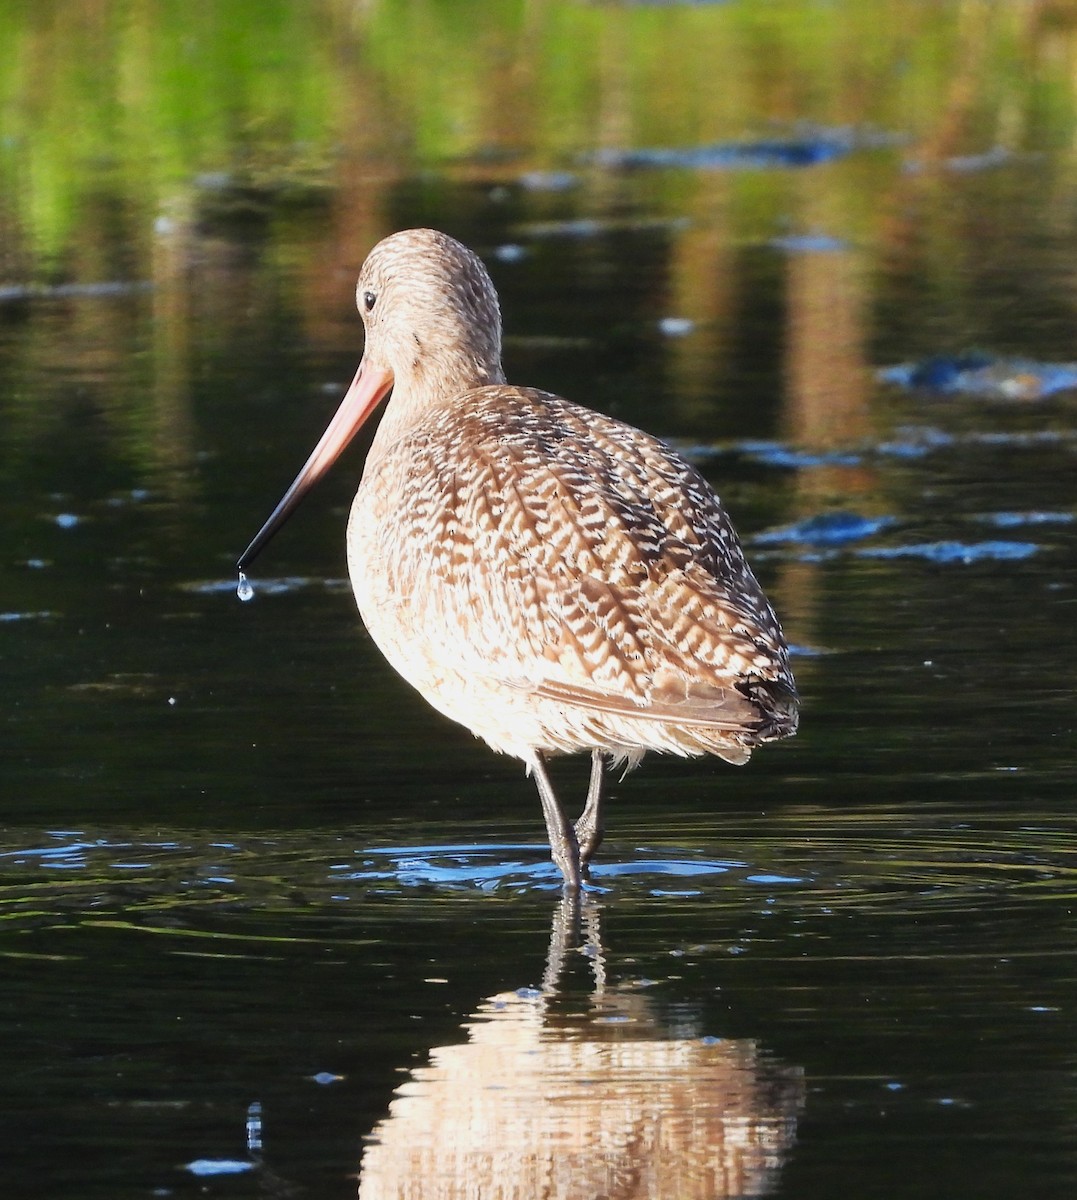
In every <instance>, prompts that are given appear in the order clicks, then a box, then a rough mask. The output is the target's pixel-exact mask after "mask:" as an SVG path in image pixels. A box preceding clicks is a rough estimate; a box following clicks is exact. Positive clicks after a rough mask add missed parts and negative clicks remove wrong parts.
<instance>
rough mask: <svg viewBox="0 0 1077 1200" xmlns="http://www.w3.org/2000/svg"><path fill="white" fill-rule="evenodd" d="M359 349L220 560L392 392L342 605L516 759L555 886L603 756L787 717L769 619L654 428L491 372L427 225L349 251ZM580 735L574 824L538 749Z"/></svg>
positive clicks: (454, 262) (741, 752) (469, 293)
mask: <svg viewBox="0 0 1077 1200" xmlns="http://www.w3.org/2000/svg"><path fill="white" fill-rule="evenodd" d="M356 299H357V302H358V305H359V311H360V313H361V314H362V317H363V322H364V324H365V326H366V347H365V350H364V352H363V361H362V363H361V364H360V366H359V370H358V372H357V373H356V376H355V379H354V381H353V382H352V385H351V387H350V388H349V389H348V393H347V395H346V396H345V397H344V400H343V402H342V403H341V406H340V409H339V410H338V412H337V414H336V415H335V416H334V418H333V420H332V422H331V423H330V425H329V427H328V429H327V430H326V432H325V434H324V435H323V437H322V439H321V441H320V442H319V443H318V445H317V447H316V448H315V450H314V452H313V453H312V455H311V457H310V459H309V460H308V461H307V463H306V465H305V466H304V467H303V469H302V471H301V472H300V474H299V475H298V477H297V478H296V480H295V482H294V483H293V484H292V486H291V488H290V489H289V490H288V492H287V493H286V494H285V496H284V498H283V499H282V500H281V502H280V504H279V505H278V506H277V508H276V510H275V511H274V513H273V514H272V515H271V516H270V518H269V520H268V521H267V522H266V524H265V525H264V526H263V528H262V529H261V531H260V532H259V533H258V535H257V536H256V537H255V539H254V541H253V542H252V543H251V544H250V546H249V547H248V548H247V550H246V551H245V553H244V554H243V556H242V558H241V559H240V560H239V566H240V568H241V570H242V569H243V568H244V567H246V566H247V565H248V564H249V563H250V562H251V561H252V560H253V559H254V557H255V556H256V555H257V554H258V552H259V551H260V550H261V548H262V546H263V545H264V544H265V542H266V541H268V539H269V538H270V537H271V536H272V534H273V533H274V532H275V531H276V530H277V528H278V527H279V526H280V525H281V524H282V523H283V521H284V520H285V519H286V518H287V517H288V515H289V514H290V513H291V512H292V510H293V509H294V508H295V506H296V505H297V504H298V503H299V501H300V500H301V499H302V498H303V496H304V495H305V494H306V492H307V491H308V490H309V488H310V487H311V486H312V484H313V483H314V482H315V481H316V480H317V479H318V478H320V476H321V475H322V474H323V473H324V472H325V470H326V469H327V468H328V467H329V466H330V465H331V464H332V462H333V461H334V460H335V459H336V457H337V455H338V454H339V453H340V452H341V450H343V448H344V447H345V446H346V445H347V443H348V441H349V440H350V439H351V437H352V436H353V435H354V433H355V431H356V430H357V429H358V428H359V426H360V425H362V423H363V422H364V421H365V420H366V418H367V417H368V416H369V415H370V414H371V412H373V410H374V409H375V407H376V406H377V404H378V403H379V401H380V400H381V399H382V398H383V397H384V396H385V395H386V394H387V393H388V392H389V390H390V389H392V392H393V397H392V400H391V401H390V403H389V405H388V407H387V409H386V412H385V415H384V417H383V418H382V421H381V425H380V427H379V429H378V431H377V434H376V435H375V437H374V441H373V444H372V446H371V448H370V453H369V455H368V457H367V462H366V468H365V470H364V473H363V481H362V484H361V485H360V487H359V491H358V493H357V494H356V497H355V502H354V504H353V505H352V512H351V519H350V521H349V523H348V564H349V568H350V571H351V578H352V585H353V587H354V589H355V595H356V599H357V600H358V603H359V609H360V612H361V613H362V616H363V620H364V622H365V623H366V626H367V628H368V630H369V631H370V634H371V636H372V637H373V639H374V641H375V642H377V644H378V646H379V647H380V648H381V650H382V651H383V652H384V654H385V656H386V657H387V658H388V660H389V662H390V663H391V664H392V665H393V666H394V667H395V668H396V669H397V670H398V671H399V672H400V674H401V675H403V676H404V678H405V679H407V680H408V681H409V682H410V683H411V684H413V685H414V686H415V687H416V688H417V689H418V690H419V692H421V693H422V695H423V696H425V697H426V699H427V700H428V701H429V702H430V703H431V704H433V705H434V707H435V708H438V709H440V710H441V711H442V712H443V713H445V714H447V715H448V716H450V717H452V718H453V719H454V720H456V721H459V722H460V723H461V724H463V725H466V726H467V727H468V728H469V729H471V730H472V731H473V732H474V733H475V734H477V735H478V736H479V737H482V738H484V739H485V740H486V741H487V742H488V743H489V744H490V745H491V746H492V747H493V748H494V749H495V750H499V751H502V752H504V753H507V754H512V755H515V756H516V757H517V758H520V759H522V760H523V761H524V762H525V763H526V764H527V766H528V769H529V770H530V772H531V773H532V774H533V775H534V776H535V779H536V782H537V784H538V790H539V796H540V798H541V800H542V808H543V813H544V815H545V818H546V827H547V830H548V832H549V837H550V845H551V848H552V852H553V857H554V860H555V861H556V862H557V864H558V866H559V867H560V868H561V871H562V873H563V875H564V878H565V882H566V884H567V885H568V886H569V887H573V888H575V887H578V886H579V883H580V881H581V876H582V870H581V867H582V868H586V865H587V863H588V861H589V860H590V859H591V856H592V855H593V854H594V852H595V850H596V849H597V847H598V844H599V842H600V841H601V837H602V824H601V814H600V799H601V789H602V777H603V766H604V760H605V759H606V758H610V759H612V760H614V761H619V762H622V763H628V764H630V765H635V764H636V763H638V762H639V760H640V759H641V758H642V757H643V755H644V753H645V752H646V751H648V750H656V751H666V752H670V753H673V754H681V755H699V754H716V755H718V756H720V757H721V758H724V759H726V760H727V761H729V762H733V763H744V762H746V761H747V760H748V758H749V756H750V755H751V752H752V750H753V748H754V747H755V746H757V745H759V744H760V743H761V742H766V741H771V740H773V739H776V738H781V737H787V736H789V735H790V734H792V733H793V732H794V731H795V730H796V725H797V697H796V691H795V688H794V684H793V678H792V675H791V673H790V670H789V664H788V658H787V649H786V645H785V641H784V639H783V636H782V631H781V627H780V625H779V624H778V620H777V618H776V617H775V615H774V611H773V609H772V608H771V607H770V604H769V603H768V601H767V598H766V596H765V595H764V594H763V591H762V589H761V588H760V586H759V584H758V582H757V581H756V578H755V576H754V575H753V574H752V572H751V569H750V568H749V566H748V564H747V563H746V562H745V559H744V555H743V553H742V551H741V547H740V543H739V541H738V539H737V535H736V532H735V531H734V529H733V526H732V523H731V522H730V520H729V517H728V516H727V515H726V513H725V510H724V509H723V508H722V506H721V504H720V503H719V501H718V498H717V497H716V496H715V495H714V492H713V491H712V490H711V488H710V486H709V485H708V484H707V482H706V481H705V480H704V479H703V477H702V476H701V475H700V474H699V473H698V472H697V471H696V470H695V469H694V468H693V467H691V466H689V464H688V463H687V462H685V461H684V460H683V459H681V458H680V457H678V455H677V454H675V453H674V452H673V451H672V450H671V449H670V448H669V447H668V446H665V445H664V444H663V443H662V442H660V441H657V440H656V439H655V438H653V437H650V436H649V435H647V434H645V433H642V432H641V431H640V430H638V429H634V428H632V427H631V426H629V425H625V424H623V423H622V422H620V421H615V420H613V419H612V418H610V417H606V416H603V415H601V414H599V413H596V412H592V411H590V410H589V409H586V408H581V407H579V406H578V405H575V404H570V403H569V402H568V401H566V400H562V399H561V398H560V397H557V396H552V395H549V394H547V393H545V392H540V391H536V390H534V389H532V388H522V387H512V386H509V385H508V384H507V383H506V382H505V376H504V372H503V371H502V367H501V317H500V311H499V308H498V301H497V295H496V293H495V292H494V288H493V284H492V283H491V282H490V278H489V276H488V275H487V273H486V270H485V268H484V267H483V265H482V263H481V262H480V261H479V259H478V258H477V257H476V255H474V254H473V253H472V252H471V251H470V250H468V249H467V248H466V247H464V246H462V245H460V243H459V242H456V241H454V240H453V239H452V238H450V237H447V236H446V235H444V234H442V233H438V232H436V231H434V230H430V229H412V230H408V231H406V232H404V233H398V234H394V235H393V236H391V237H388V238H386V239H385V240H384V241H382V242H380V243H379V244H378V245H377V246H375V247H374V249H373V250H372V251H371V253H370V256H369V257H368V258H367V260H366V262H365V263H364V265H363V269H362V271H361V273H360V275H359V282H358V285H357V288H356ZM582 750H589V751H590V752H591V755H592V766H591V782H590V786H589V788H588V794H587V801H586V805H585V808H584V812H583V814H582V816H581V817H580V819H579V820H578V821H577V822H576V824H575V826H573V825H571V824H570V823H569V822H567V821H566V820H565V817H564V814H563V813H562V811H561V807H560V805H559V803H558V800H557V797H556V795H555V794H554V790H553V787H552V785H551V783H550V779H549V775H548V773H547V769H546V756H547V755H550V754H571V753H574V752H578V751H582Z"/></svg>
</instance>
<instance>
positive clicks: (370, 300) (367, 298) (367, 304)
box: [363, 292, 377, 312]
mask: <svg viewBox="0 0 1077 1200" xmlns="http://www.w3.org/2000/svg"><path fill="white" fill-rule="evenodd" d="M375 300H377V296H375V295H374V293H373V292H364V293H363V307H364V308H365V309H366V311H367V312H370V311H371V310H372V309H373V307H374V301H375Z"/></svg>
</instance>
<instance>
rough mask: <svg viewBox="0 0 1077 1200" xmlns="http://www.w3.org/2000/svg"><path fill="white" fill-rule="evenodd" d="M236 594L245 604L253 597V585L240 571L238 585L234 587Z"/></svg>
mask: <svg viewBox="0 0 1077 1200" xmlns="http://www.w3.org/2000/svg"><path fill="white" fill-rule="evenodd" d="M236 595H237V596H238V597H239V598H240V600H242V601H243V603H244V604H246V602H247V601H248V600H253V599H254V586H253V585H252V584H251V581H250V580H249V579H248V578H247V576H246V575H244V574H243V572H242V571H240V573H239V586H238V587H237V588H236Z"/></svg>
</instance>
